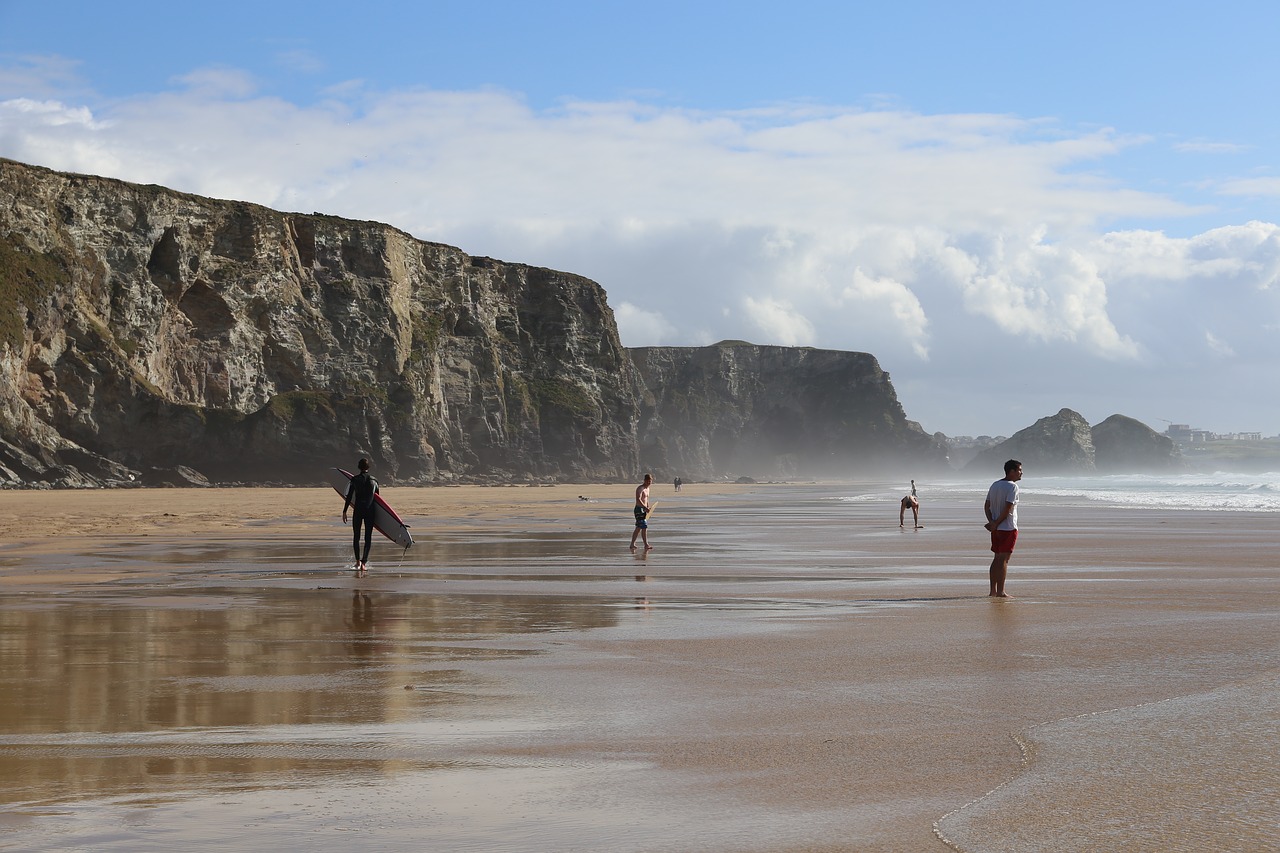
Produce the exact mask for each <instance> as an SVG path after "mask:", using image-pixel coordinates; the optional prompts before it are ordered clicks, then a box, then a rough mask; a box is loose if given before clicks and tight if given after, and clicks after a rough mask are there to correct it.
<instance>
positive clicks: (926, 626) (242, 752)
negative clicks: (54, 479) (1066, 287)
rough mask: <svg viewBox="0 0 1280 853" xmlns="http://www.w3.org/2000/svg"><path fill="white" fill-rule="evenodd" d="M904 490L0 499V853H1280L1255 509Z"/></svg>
mask: <svg viewBox="0 0 1280 853" xmlns="http://www.w3.org/2000/svg"><path fill="white" fill-rule="evenodd" d="M923 485H924V484H922V486H923ZM1024 486H1028V487H1033V486H1034V479H1033V478H1032V477H1028V482H1026V483H1024ZM896 488H897V487H891V486H889V485H887V484H879V483H864V484H769V485H750V486H740V485H706V484H689V485H686V486H685V487H684V488H683V489H682V491H681V492H679V493H676V492H674V491H673V490H672V488H671V486H670V485H669V484H665V485H663V484H659V485H658V486H656V487H655V497H656V499H657V500H658V502H659V505H658V509H657V511H656V512H655V513H654V517H653V520H652V530H651V539H652V542H653V544H654V546H655V548H654V550H653V551H652V552H650V553H649V554H647V555H646V554H644V553H640V554H636V555H633V554H631V553H629V552H628V550H627V542H628V539H629V537H630V533H631V512H630V510H631V493H632V490H633V489H634V486H633V485H630V484H625V483H624V484H618V485H613V486H601V485H580V486H568V485H558V486H548V487H528V486H521V487H438V488H420V489H412V488H406V489H386V490H385V494H386V497H388V499H390V500H391V501H392V502H393V503H394V505H395V506H396V508H397V509H398V510H399V511H400V513H401V515H402V516H404V517H405V519H406V520H407V521H408V522H409V523H410V524H411V525H412V530H413V532H414V536H415V538H416V539H417V543H416V544H415V545H414V546H413V547H412V548H411V549H409V550H408V551H407V552H401V551H400V549H398V548H396V547H395V546H394V545H391V544H390V543H387V542H385V541H382V542H379V543H377V544H375V548H374V554H373V557H372V561H371V562H372V569H371V570H370V572H369V575H368V576H367V577H363V578H359V579H357V578H354V577H352V574H351V572H350V571H347V570H346V569H345V566H346V565H347V564H348V563H349V562H350V534H349V532H348V530H347V529H346V528H345V527H343V526H342V525H341V523H340V520H339V514H340V510H341V500H340V499H339V498H337V497H336V495H335V494H334V493H333V491H332V490H327V489H322V488H316V489H255V490H247V489H211V490H183V489H172V490H129V491H117V492H0V542H3V551H2V552H0V588H3V590H4V592H5V598H4V604H3V608H2V609H0V654H2V656H3V657H2V662H3V668H2V670H0V677H2V678H3V682H4V694H5V697H6V700H5V702H4V703H3V710H2V711H0V846H3V847H5V848H6V849H22V850H65V849H84V850H121V851H123V850H131V851H133V850H168V849H177V848H183V849H188V850H190V849H196V850H213V849H217V850H230V849H244V850H250V849H255V850H257V849H264V848H276V849H283V850H289V849H300V848H304V847H305V848H307V849H309V850H314V851H339V850H349V849H353V848H356V847H362V848H367V849H380V850H421V849H433V850H450V851H454V850H456V851H544V850H545V851H553V850H554V851H568V850H582V851H594V850H610V851H683V850H709V851H769V853H783V851H787V853H792V851H895V853H897V852H898V851H927V850H946V849H948V848H950V849H954V850H964V851H974V852H975V853H976V851H1037V850H1073V851H1087V850H1098V851H1104V850H1117V849H1125V850H1130V851H1132V850H1150V851H1157V850H1159V851H1169V850H1186V851H1193V850H1194V851H1205V850H1217V851H1223V850H1240V851H1245V850H1264V849H1277V847H1276V842H1275V839H1274V827H1275V825H1276V823H1277V814H1276V806H1275V805H1274V804H1275V802H1277V797H1276V793H1277V791H1278V790H1280V771H1277V770H1276V769H1275V766H1274V762H1273V761H1271V760H1270V759H1271V758H1272V756H1273V755H1274V743H1275V735H1276V732H1275V726H1276V723H1275V721H1276V719H1277V710H1278V709H1277V707H1276V704H1277V699H1276V698H1275V697H1276V695H1277V692H1276V686H1277V684H1276V682H1277V680H1278V679H1277V674H1278V673H1280V625H1278V624H1277V621H1276V619H1275V604H1276V602H1277V601H1280V597H1278V596H1277V593H1280V577H1278V573H1277V571H1276V568H1275V554H1276V553H1277V546H1280V530H1277V525H1276V523H1275V515H1274V514H1270V513H1250V512H1213V511H1153V510H1143V509H1117V508H1112V507H1095V506H1084V505H1076V504H1073V503H1071V502H1067V501H1062V500H1049V499H1045V500H1042V501H1040V502H1039V503H1037V502H1036V501H1035V500H1033V499H1030V498H1028V499H1024V503H1026V506H1025V507H1024V509H1023V510H1022V512H1021V523H1022V527H1023V534H1022V537H1021V538H1020V540H1019V543H1018V548H1017V551H1016V552H1015V555H1014V559H1013V562H1012V564H1011V567H1010V574H1009V585H1008V589H1009V592H1010V593H1011V594H1012V595H1013V596H1015V597H1014V598H1013V599H1011V600H994V599H989V598H987V596H986V586H987V584H986V566H987V564H988V562H989V560H990V556H989V552H987V551H986V550H985V548H986V539H985V537H986V534H985V532H984V531H983V530H982V528H981V521H982V515H981V502H982V498H983V496H984V494H985V484H982V485H981V487H977V486H975V491H974V493H973V495H972V497H971V498H963V499H948V500H944V501H937V500H931V498H930V496H929V493H928V490H927V488H924V489H922V498H921V499H922V512H921V523H922V524H923V525H925V526H924V528H923V529H919V530H916V529H910V528H909V527H908V528H903V529H900V528H899V526H898V512H897V498H898V497H900V494H899V492H898V491H896V490H895V489H896ZM581 498H587V500H582V499H581ZM907 521H908V525H909V524H910V515H909V514H908V517H907Z"/></svg>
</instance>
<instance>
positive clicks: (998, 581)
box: [982, 459, 1022, 598]
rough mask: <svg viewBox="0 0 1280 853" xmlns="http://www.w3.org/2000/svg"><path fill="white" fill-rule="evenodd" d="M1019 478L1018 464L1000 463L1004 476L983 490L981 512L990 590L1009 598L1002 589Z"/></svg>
mask: <svg viewBox="0 0 1280 853" xmlns="http://www.w3.org/2000/svg"><path fill="white" fill-rule="evenodd" d="M1021 479H1022V463H1021V462H1019V461H1018V460H1017V459H1010V460H1009V461H1008V462H1006V463H1004V478H1003V479H1000V480H996V481H995V482H994V483H992V484H991V488H990V489H988V490H987V501H986V503H985V504H983V505H982V511H983V512H985V513H986V514H987V523H986V524H984V525H983V527H985V528H986V529H987V530H990V531H991V553H992V554H994V555H995V556H994V557H992V559H991V592H990V595H992V596H994V597H996V598H1010V597H1011V596H1009V595H1008V594H1007V593H1006V592H1005V591H1004V579H1005V576H1006V575H1008V573H1009V558H1010V557H1012V556H1013V546H1014V544H1015V543H1016V542H1017V541H1018V481H1019V480H1021Z"/></svg>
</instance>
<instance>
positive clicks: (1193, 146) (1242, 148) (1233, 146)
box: [1173, 140, 1253, 154]
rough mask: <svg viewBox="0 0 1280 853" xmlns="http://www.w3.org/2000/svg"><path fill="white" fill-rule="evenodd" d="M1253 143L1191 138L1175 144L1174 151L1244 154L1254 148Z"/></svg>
mask: <svg viewBox="0 0 1280 853" xmlns="http://www.w3.org/2000/svg"><path fill="white" fill-rule="evenodd" d="M1252 148H1253V146H1251V145H1240V144H1238V143H1235V142H1209V141H1207V140H1190V141H1188V142H1179V143H1177V144H1175V145H1174V146H1173V150H1174V151H1178V152H1180V153H1182V154H1242V153H1244V152H1246V151H1250V150H1252Z"/></svg>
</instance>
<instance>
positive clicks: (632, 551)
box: [631, 545, 636, 554]
mask: <svg viewBox="0 0 1280 853" xmlns="http://www.w3.org/2000/svg"><path fill="white" fill-rule="evenodd" d="M635 552H636V546H635V545H632V546H631V553H632V554H634V553H635Z"/></svg>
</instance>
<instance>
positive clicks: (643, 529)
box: [631, 474, 653, 551]
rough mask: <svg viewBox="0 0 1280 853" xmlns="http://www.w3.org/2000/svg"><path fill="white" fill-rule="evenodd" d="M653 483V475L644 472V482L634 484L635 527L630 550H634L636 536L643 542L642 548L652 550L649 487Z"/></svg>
mask: <svg viewBox="0 0 1280 853" xmlns="http://www.w3.org/2000/svg"><path fill="white" fill-rule="evenodd" d="M652 485H653V475H652V474H645V475H644V482H643V483H641V484H640V485H638V486H636V508H635V515H636V529H635V530H634V531H632V533H631V550H632V551H635V550H636V537H637V536H639V537H640V538H641V541H643V542H644V549H645V550H646V551H652V550H653V546H652V545H650V544H649V521H648V518H649V509H650V507H649V487H650V486H652Z"/></svg>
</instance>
